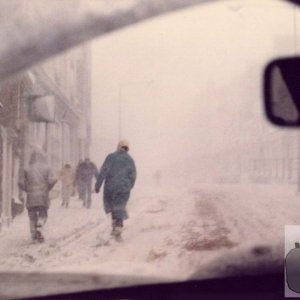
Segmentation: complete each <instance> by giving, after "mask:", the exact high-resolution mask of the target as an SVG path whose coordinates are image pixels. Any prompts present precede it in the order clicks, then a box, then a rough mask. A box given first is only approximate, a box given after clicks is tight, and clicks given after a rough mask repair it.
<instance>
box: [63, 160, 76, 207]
mask: <svg viewBox="0 0 300 300" xmlns="http://www.w3.org/2000/svg"><path fill="white" fill-rule="evenodd" d="M59 179H60V180H61V198H62V203H61V206H62V207H65V208H67V207H68V206H69V202H70V198H71V196H72V194H73V192H74V188H75V172H74V170H73V168H72V167H71V165H70V164H65V165H64V166H63V168H62V169H61V171H60V172H59Z"/></svg>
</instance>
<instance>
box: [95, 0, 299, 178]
mask: <svg viewBox="0 0 300 300" xmlns="http://www.w3.org/2000/svg"><path fill="white" fill-rule="evenodd" d="M296 15H298V11H296V10H295V8H294V6H292V5H290V4H287V3H286V2H283V1H276V0H275V1H269V0H265V1H264V0H252V1H245V0H240V1H227V2H221V3H219V2H218V1H216V2H215V3H212V4H206V5H200V6H199V7H196V8H191V9H187V10H184V11H181V12H178V13H173V14H170V15H167V16H163V17H159V18H155V19H153V20H151V21H147V22H144V23H142V24H140V25H138V26H134V27H129V28H127V29H124V30H122V31H118V32H116V33H114V34H111V35H108V36H105V37H104V38H103V37H102V38H100V39H98V40H95V41H94V42H93V45H92V87H93V90H92V99H93V100H92V158H93V160H94V161H95V162H96V163H97V165H100V163H102V161H103V159H104V158H105V156H106V155H107V154H108V153H109V152H112V151H114V150H115V148H116V144H117V142H118V139H119V138H127V139H128V140H129V141H130V144H131V150H130V153H131V154H132V156H133V157H134V158H135V160H136V164H137V168H138V175H139V178H138V179H139V180H150V179H151V178H152V179H153V174H155V172H157V170H161V180H163V179H167V178H168V179H170V178H172V176H173V175H175V177H176V178H177V179H187V180H189V181H191V180H192V181H197V180H198V179H199V180H200V179H201V178H203V176H206V175H208V174H209V173H218V163H215V164H214V163H213V161H214V157H216V158H218V159H220V156H223V157H224V159H226V153H227V152H228V151H230V153H231V155H232V159H235V157H234V149H235V148H234V147H233V146H232V145H233V144H235V143H236V142H237V137H238V136H241V135H242V136H243V135H245V136H247V135H248V136H249V135H251V136H255V130H256V129H255V126H252V127H251V126H250V129H247V130H249V131H248V132H247V131H245V130H246V129H245V128H244V127H243V123H244V121H243V120H246V118H245V116H246V117H247V118H249V117H250V118H251V122H252V123H255V122H258V123H259V124H261V123H264V122H266V121H265V119H264V113H263V109H262V97H261V96H262V86H261V81H262V71H263V68H264V66H265V64H266V63H267V62H268V61H270V60H271V59H272V57H276V56H280V55H291V54H293V53H294V52H295V48H296V47H297V45H295V41H294V38H293V36H294V34H295V30H296V29H297V28H295V16H296ZM249 151H251V149H249ZM236 159H237V158H236ZM207 177H208V176H207ZM152 179H151V180H152Z"/></svg>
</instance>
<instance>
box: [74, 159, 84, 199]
mask: <svg viewBox="0 0 300 300" xmlns="http://www.w3.org/2000/svg"><path fill="white" fill-rule="evenodd" d="M82 163H83V159H80V160H79V162H78V164H77V166H76V169H75V185H76V187H77V192H78V198H79V200H81V201H83V198H84V189H83V185H82V184H78V182H77V179H76V178H77V176H78V175H77V174H78V173H79V169H80V168H81V165H82Z"/></svg>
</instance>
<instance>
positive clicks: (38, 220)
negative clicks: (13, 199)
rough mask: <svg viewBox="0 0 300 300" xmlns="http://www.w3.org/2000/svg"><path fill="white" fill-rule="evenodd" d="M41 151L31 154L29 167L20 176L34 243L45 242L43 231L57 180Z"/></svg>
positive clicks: (20, 184)
mask: <svg viewBox="0 0 300 300" xmlns="http://www.w3.org/2000/svg"><path fill="white" fill-rule="evenodd" d="M46 161H47V160H46V156H45V155H44V154H43V153H42V152H41V151H34V152H33V153H32V154H31V158H30V161H29V167H28V168H27V169H25V170H23V171H22V172H20V175H19V182H18V184H19V187H20V188H21V189H22V190H23V191H25V192H26V194H27V198H26V208H27V210H28V215H29V221H30V232H31V237H32V240H33V241H38V242H43V241H44V237H43V235H42V229H43V228H44V225H45V223H46V221H47V217H48V208H49V205H50V198H49V192H50V190H51V189H52V188H53V187H54V185H55V183H56V182H57V179H56V178H55V177H54V175H53V172H52V170H51V169H50V167H49V166H48V164H47V162H46Z"/></svg>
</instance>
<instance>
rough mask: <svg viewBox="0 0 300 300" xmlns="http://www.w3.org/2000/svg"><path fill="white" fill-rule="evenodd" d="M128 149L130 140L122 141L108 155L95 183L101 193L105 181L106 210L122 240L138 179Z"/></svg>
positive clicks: (115, 234) (97, 191)
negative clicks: (127, 206)
mask: <svg viewBox="0 0 300 300" xmlns="http://www.w3.org/2000/svg"><path fill="white" fill-rule="evenodd" d="M128 151H129V144H128V141H126V140H122V141H120V142H119V144H118V148H117V151H115V152H114V153H111V154H109V155H108V156H107V157H106V159H105V161H104V163H103V165H102V167H101V168H100V171H99V174H98V176H97V181H96V184H95V192H96V193H99V191H100V188H101V185H102V183H103V181H105V183H104V192H103V195H104V197H103V200H104V210H105V212H106V213H107V214H108V213H111V217H112V232H111V234H112V235H113V236H114V237H115V238H116V239H117V240H121V233H122V228H123V220H126V219H127V218H128V213H127V210H126V205H127V202H128V200H129V196H130V192H131V189H132V188H133V186H134V184H135V180H136V167H135V163H134V160H133V159H132V157H131V156H130V155H129V154H128Z"/></svg>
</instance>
